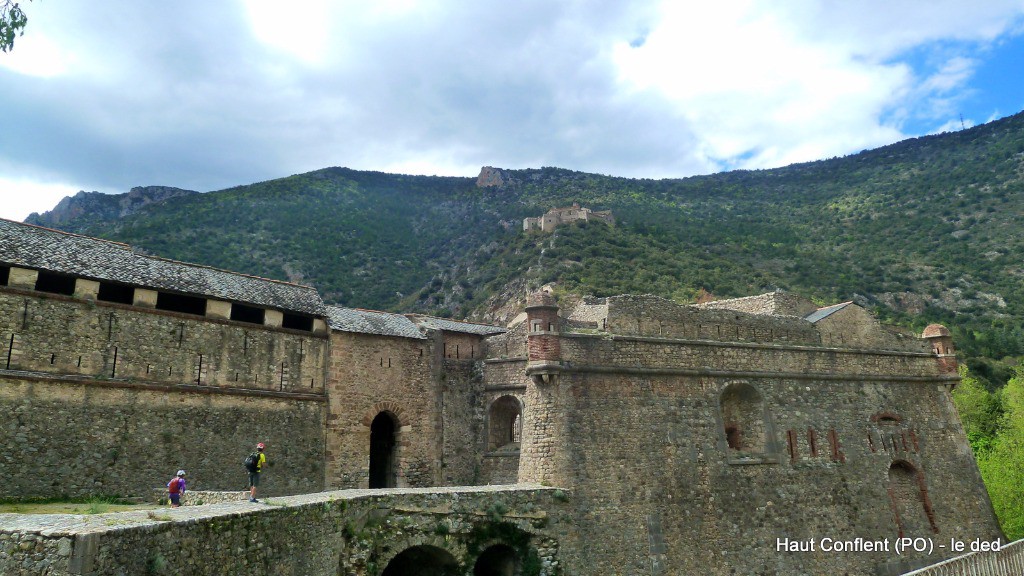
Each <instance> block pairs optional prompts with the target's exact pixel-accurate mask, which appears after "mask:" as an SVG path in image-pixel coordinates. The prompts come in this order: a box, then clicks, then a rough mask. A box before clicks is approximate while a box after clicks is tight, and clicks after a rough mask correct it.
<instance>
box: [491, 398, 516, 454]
mask: <svg viewBox="0 0 1024 576" xmlns="http://www.w3.org/2000/svg"><path fill="white" fill-rule="evenodd" d="M487 420H488V424H489V430H488V434H487V436H488V438H487V450H488V451H494V450H498V449H499V448H507V449H514V450H518V449H519V442H520V441H521V439H522V435H523V419H522V408H521V407H520V405H519V400H517V399H516V397H515V396H502V397H501V398H498V399H497V400H495V401H494V402H493V403H492V404H491V407H490V409H489V410H488V414H487Z"/></svg>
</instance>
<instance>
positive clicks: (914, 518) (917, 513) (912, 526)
mask: <svg viewBox="0 0 1024 576" xmlns="http://www.w3.org/2000/svg"><path fill="white" fill-rule="evenodd" d="M888 491H889V498H890V499H891V500H892V511H893V516H894V520H895V521H896V527H897V528H898V530H899V536H900V537H901V538H902V537H903V536H920V535H923V534H927V533H928V532H929V531H930V532H934V533H938V531H939V529H938V527H937V526H936V525H935V518H934V515H933V513H932V506H931V501H930V500H929V498H928V489H927V488H926V487H925V484H924V477H923V476H922V475H921V473H920V472H919V471H918V470H917V468H915V467H914V465H913V464H911V463H910V462H907V461H906V460H896V461H895V462H893V463H892V464H891V465H890V466H889V485H888Z"/></svg>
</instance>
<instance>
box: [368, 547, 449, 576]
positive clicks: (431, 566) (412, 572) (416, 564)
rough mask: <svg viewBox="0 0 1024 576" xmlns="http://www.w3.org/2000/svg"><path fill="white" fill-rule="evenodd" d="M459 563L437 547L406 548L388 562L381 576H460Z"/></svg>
mask: <svg viewBox="0 0 1024 576" xmlns="http://www.w3.org/2000/svg"><path fill="white" fill-rule="evenodd" d="M458 575H459V563H458V561H456V560H455V558H454V557H453V556H452V555H451V554H450V553H449V552H448V551H447V550H444V549H442V548H438V547H436V546H429V545H420V546H413V547H411V548H406V549H405V550H403V551H402V552H400V553H399V554H398V555H397V556H395V557H394V558H392V559H391V561H390V562H388V565H387V566H386V567H385V568H384V572H381V576H458Z"/></svg>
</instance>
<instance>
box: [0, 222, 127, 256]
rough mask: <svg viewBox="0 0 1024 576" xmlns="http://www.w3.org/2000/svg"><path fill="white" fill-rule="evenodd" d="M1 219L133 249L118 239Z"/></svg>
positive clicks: (19, 224)
mask: <svg viewBox="0 0 1024 576" xmlns="http://www.w3.org/2000/svg"><path fill="white" fill-rule="evenodd" d="M0 220H5V221H7V222H10V223H11V224H17V225H18V226H27V227H29V228H37V229H39V230H46V231H47V232H55V233H57V234H63V235H65V236H74V237H76V238H84V239H85V240H95V241H97V242H106V243H107V244H113V245H115V246H119V247H121V248H125V249H128V250H131V249H132V245H131V244H127V243H125V242H118V241H117V240H108V239H106V238H97V237H96V236H86V235H85V234H79V233H77V232H68V231H67V230H58V229H57V228H47V227H46V226H40V225H38V224H29V223H28V222H18V221H17V220H11V219H10V218H0Z"/></svg>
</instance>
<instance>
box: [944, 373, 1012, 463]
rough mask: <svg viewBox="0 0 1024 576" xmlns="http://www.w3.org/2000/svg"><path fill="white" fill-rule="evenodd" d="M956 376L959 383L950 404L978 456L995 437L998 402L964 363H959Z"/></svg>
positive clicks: (1000, 410)
mask: <svg viewBox="0 0 1024 576" xmlns="http://www.w3.org/2000/svg"><path fill="white" fill-rule="evenodd" d="M960 378H961V380H960V385H959V386H957V387H956V390H954V391H953V403H954V404H956V409H957V412H959V413H960V420H961V421H963V424H964V430H965V431H966V432H967V439H968V440H969V441H970V443H971V449H972V450H974V454H975V456H977V457H980V456H982V455H984V454H985V453H987V452H988V451H989V450H990V449H991V448H992V445H993V443H994V442H995V440H996V435H997V434H998V432H999V425H1000V423H1001V419H1002V417H1003V407H1002V403H1001V401H1000V398H999V395H998V394H993V393H991V392H989V391H988V390H986V389H985V386H983V385H982V383H981V382H980V381H979V380H978V379H977V378H975V377H974V376H971V374H970V372H969V370H968V368H967V366H966V365H963V364H961V365H960Z"/></svg>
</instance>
